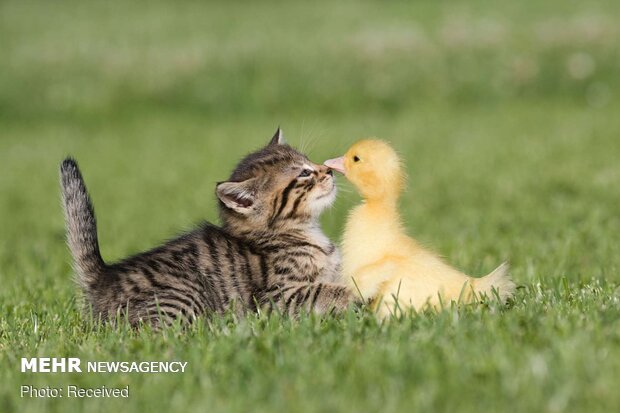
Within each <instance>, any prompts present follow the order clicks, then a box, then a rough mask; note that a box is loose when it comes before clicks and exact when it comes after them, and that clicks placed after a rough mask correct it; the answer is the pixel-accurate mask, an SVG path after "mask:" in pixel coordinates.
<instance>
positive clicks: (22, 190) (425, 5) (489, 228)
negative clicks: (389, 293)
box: [0, 0, 620, 412]
mask: <svg viewBox="0 0 620 413" xmlns="http://www.w3.org/2000/svg"><path fill="white" fill-rule="evenodd" d="M619 44H620V3H618V2H616V1H597V2H588V1H581V2H577V1H570V2H568V1H560V0H554V1H547V2H538V1H534V0H528V1H522V2H512V3H503V2H502V3H501V4H500V3H498V2H492V1H483V0H472V1H469V2H464V1H459V2H441V1H438V2H416V4H415V5H411V4H409V3H408V2H390V3H387V2H381V3H378V2H377V3H374V2H368V1H362V2H348V1H345V2H319V3H294V2H276V1H273V2H260V3H256V4H255V3H249V2H248V3H242V2H234V3H233V2H210V3H206V2H180V3H179V4H176V5H174V6H172V5H171V4H167V3H164V2H131V3H126V2H92V3H91V2H89V3H85V2H78V1H75V2H70V1H63V2H20V1H4V2H2V3H0V165H2V166H1V170H0V171H1V173H0V314H2V315H1V316H0V411H7V412H13V411H20V412H37V411H41V412H43V411H45V412H47V411H67V410H77V409H81V410H84V411H93V412H96V411H106V412H108V411H110V410H112V411H113V410H115V409H116V410H121V409H122V411H127V412H131V411H148V409H150V410H152V411H155V410H156V411H178V412H189V411H239V412H244V411H252V412H263V411H264V412H271V411H277V410H279V411H293V412H296V411H300V412H301V411H377V410H380V409H381V410H383V411H463V412H479V411H523V412H532V411H548V412H562V411H576V412H577V411H579V412H580V411H588V412H598V411H601V412H603V411H604V412H610V411H617V410H619V409H620V393H619V392H618V391H617V386H618V377H619V373H618V372H619V371H620V289H619V285H620V254H618V246H619V245H620V215H619V214H618V212H619V206H620V163H619V162H618V157H619V156H620V140H619V136H620V117H618V113H620V112H619V111H620V101H619V100H618V95H617V90H619V89H618V88H619V87H620V76H619V75H618V73H619V69H620V48H619V47H618V45H619ZM278 124H280V125H282V127H283V128H284V131H285V135H287V139H288V140H289V141H290V142H291V143H292V144H294V145H296V146H300V147H305V148H306V149H307V151H308V153H309V156H310V157H311V158H312V159H313V160H315V161H317V162H318V161H322V160H324V159H326V158H328V157H333V156H335V155H338V154H341V153H342V152H343V151H344V150H345V149H346V148H347V146H348V145H349V144H351V143H352V142H353V141H354V140H355V139H357V138H360V137H365V136H369V135H374V136H379V137H382V138H385V139H389V140H390V141H391V142H392V143H393V144H394V146H396V147H397V148H398V150H399V152H400V153H401V154H402V155H403V157H404V158H405V161H406V164H407V169H408V173H409V190H408V192H407V194H406V196H405V197H404V199H403V202H402V211H403V215H404V217H405V219H406V223H407V226H408V227H409V228H410V231H411V233H412V234H413V235H415V236H416V237H417V238H418V239H420V240H421V241H423V242H424V243H425V244H427V245H430V246H432V247H433V248H435V249H436V250H437V251H439V252H441V254H442V255H444V256H445V257H446V259H447V260H448V261H449V262H451V263H453V264H454V265H456V266H458V267H459V268H462V269H463V270H465V271H467V272H469V273H472V274H476V275H481V274H484V273H487V272H489V271H490V270H491V269H493V268H494V266H495V265H497V264H499V262H500V261H502V260H505V259H508V260H510V262H511V264H512V268H513V276H514V278H515V280H516V281H517V283H518V284H519V285H521V286H522V288H521V289H519V291H518V293H517V296H516V298H515V300H514V302H513V303H512V304H511V305H510V306H509V307H508V308H506V309H502V308H499V307H498V306H497V305H495V304H494V303H487V304H486V305H479V306H473V307H468V308H461V309H448V310H446V311H444V312H442V313H440V314H422V315H417V316H410V317H407V318H406V319H404V320H399V321H392V322H390V323H387V324H383V325H382V324H380V323H378V322H377V321H376V320H374V319H373V318H372V317H371V316H368V315H366V314H355V313H351V314H347V315H345V316H344V317H342V318H329V319H326V320H318V319H314V318H305V319H302V320H299V321H290V320H284V319H281V318H278V317H275V316H274V317H271V318H264V317H263V318H257V317H253V316H248V317H246V318H242V319H232V318H230V317H228V318H222V319H214V320H211V321H210V322H207V321H203V322H200V323H197V324H196V325H195V326H192V327H191V328H189V329H188V330H185V331H183V330H180V329H171V330H168V331H164V332H162V333H153V332H150V331H148V330H142V331H138V332H136V331H130V330H127V329H123V328H120V329H113V328H109V327H101V326H99V327H96V326H93V325H92V324H91V323H90V321H89V320H88V318H87V317H84V316H83V315H82V314H81V312H80V302H79V298H78V297H79V295H78V294H77V289H76V287H75V285H74V283H73V282H72V281H71V279H72V271H71V267H70V258H69V254H68V251H67V249H66V247H65V244H64V238H63V237H64V227H63V221H62V211H61V208H60V202H59V192H58V182H57V179H58V177H57V168H58V164H59V162H60V160H61V159H62V158H63V157H64V156H65V155H66V154H68V153H71V154H73V155H74V156H75V157H77V159H78V160H79V161H80V164H81V166H82V169H83V172H84V175H85V178H86V181H87V185H88V187H89V190H90V191H91V194H92V196H93V199H94V202H95V207H96V209H97V215H98V221H99V233H100V241H101V245H102V252H103V255H104V257H105V258H106V259H107V260H115V259H118V258H122V257H124V256H126V255H128V254H131V253H134V252H138V251H140V250H143V249H146V248H149V247H152V246H154V245H156V244H157V243H159V242H161V241H162V240H164V239H166V238H168V237H171V236H173V235H174V234H176V233H178V232H180V231H182V230H184V229H187V228H190V227H191V226H192V225H193V224H195V223H196V222H199V221H201V220H203V219H208V220H210V221H217V211H216V204H215V202H214V195H213V192H214V186H215V183H216V182H217V181H221V180H224V179H226V177H227V175H228V174H229V172H230V171H231V169H232V168H233V166H234V165H235V162H236V161H237V160H238V159H239V158H240V157H241V156H243V155H244V154H245V153H247V152H249V151H251V150H253V149H254V148H257V147H259V146H260V145H262V144H263V143H265V142H266V141H267V139H268V138H269V137H270V136H271V134H272V133H273V130H274V129H275V127H276V126H277V125H278ZM341 186H342V189H343V191H342V192H341V194H340V197H339V199H338V201H337V203H336V205H335V207H334V208H333V209H332V210H330V211H328V212H327V213H326V214H325V216H324V219H323V223H324V227H325V230H326V232H327V233H328V234H329V235H330V236H332V237H333V238H335V239H337V238H338V235H339V233H340V231H341V230H342V226H343V223H344V219H345V217H346V212H347V210H348V209H349V208H351V207H352V206H353V205H354V204H355V203H356V202H358V198H357V196H356V195H355V194H354V193H353V192H352V188H351V187H350V186H349V185H348V184H346V183H343V184H342V185H341ZM35 356H52V357H63V356H65V357H80V358H82V359H83V360H84V361H86V360H101V361H112V360H129V361H133V360H135V361H142V360H183V361H187V362H188V363H189V364H188V371H187V372H186V373H184V374H177V375H171V374H170V375H166V374H154V375H140V374H125V375H124V374H109V375H105V374H81V375H79V374H22V373H21V372H20V371H19V369H20V366H19V362H20V358H21V357H35ZM69 383H70V384H78V385H82V386H101V385H106V386H108V387H114V386H125V385H129V386H130V398H129V400H115V399H101V400H95V399H92V400H87V399H84V400H76V399H74V400H69V399H66V398H65V399H57V400H51V399H38V400H37V399H21V398H20V397H19V387H20V385H22V384H32V385H35V386H61V385H66V384H69Z"/></svg>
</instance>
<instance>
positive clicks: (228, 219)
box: [216, 128, 336, 233]
mask: <svg viewBox="0 0 620 413" xmlns="http://www.w3.org/2000/svg"><path fill="white" fill-rule="evenodd" d="M216 193H217V197H218V199H219V200H220V215H221V218H222V222H223V224H224V225H225V226H226V227H227V228H228V229H230V230H232V231H233V232H235V233H244V232H245V233H247V232H251V231H253V230H264V229H266V228H272V229H276V228H281V227H282V226H283V225H290V224H298V225H304V224H305V223H313V222H315V221H316V219H317V218H318V216H319V215H320V213H321V212H322V211H323V210H324V209H326V208H327V207H329V206H330V205H331V204H332V203H333V201H334V199H335V198H336V185H335V182H334V177H333V175H332V172H331V170H330V169H329V168H327V167H325V166H323V165H317V164H315V163H314V162H312V161H310V160H309V159H308V158H307V157H306V156H305V155H303V154H301V153H300V152H298V151H296V150H295V149H293V148H292V147H290V146H289V145H287V144H286V143H285V142H284V138H283V136H282V131H281V130H280V128H278V130H277V131H276V133H275V135H274V136H273V138H271V141H270V142H269V144H268V145H267V146H265V147H264V148H262V149H260V150H258V151H256V152H254V153H251V154H249V155H248V156H246V157H245V158H244V159H243V160H241V162H239V164H238V165H237V167H236V168H235V170H234V171H233V173H232V175H231V176H230V179H229V180H228V181H226V182H220V183H219V184H218V185H217V189H216Z"/></svg>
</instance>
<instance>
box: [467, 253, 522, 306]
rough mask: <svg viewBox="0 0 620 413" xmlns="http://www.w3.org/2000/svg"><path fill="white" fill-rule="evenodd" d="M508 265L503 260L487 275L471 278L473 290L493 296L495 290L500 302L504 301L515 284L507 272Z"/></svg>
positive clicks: (511, 292)
mask: <svg viewBox="0 0 620 413" xmlns="http://www.w3.org/2000/svg"><path fill="white" fill-rule="evenodd" d="M509 269H510V267H509V265H508V263H506V262H504V263H502V264H501V265H500V266H499V267H497V268H496V269H494V270H493V271H492V272H491V273H490V274H489V275H487V276H484V277H482V278H472V279H471V280H472V283H473V287H474V291H475V292H476V294H486V295H487V296H488V297H494V296H495V293H494V292H493V290H495V291H496V292H497V294H498V295H499V298H500V300H501V302H502V303H505V302H506V301H507V300H508V299H509V298H510V297H512V296H513V294H514V292H515V288H516V285H515V283H514V282H513V281H512V279H511V278H510V275H509V274H508V271H509Z"/></svg>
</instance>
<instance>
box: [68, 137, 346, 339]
mask: <svg viewBox="0 0 620 413" xmlns="http://www.w3.org/2000/svg"><path fill="white" fill-rule="evenodd" d="M60 174H61V185H62V192H63V199H64V210H65V220H66V226H67V242H68V244H69V248H70V250H71V253H72V255H73V260H74V265H75V270H76V272H77V278H78V282H79V284H80V285H81V287H82V290H83V292H84V295H85V298H86V300H87V303H88V304H89V305H90V306H91V308H92V311H93V314H94V316H95V317H99V318H100V319H102V320H104V321H106V320H113V319H114V318H115V317H116V316H117V315H122V316H125V317H127V319H128V320H129V322H130V323H131V324H134V325H135V324H138V323H140V322H147V323H151V324H152V325H154V326H156V327H157V326H160V325H162V324H164V325H165V324H169V323H171V322H172V321H173V320H175V319H177V318H180V319H181V320H182V321H184V322H189V321H192V320H193V319H195V318H196V317H197V316H199V315H201V314H205V313H206V314H221V313H223V312H225V311H226V310H228V309H230V308H231V307H234V308H235V309H236V310H237V311H241V312H242V311H247V310H251V311H256V310H257V309H258V308H262V307H266V308H269V309H278V310H279V311H281V312H282V313H284V314H288V315H292V316H294V315H297V314H299V313H300V312H302V311H307V312H315V313H318V314H325V313H329V312H331V311H341V310H343V309H345V308H346V307H347V306H348V304H349V303H350V301H351V299H352V296H351V295H350V293H349V292H348V290H347V287H346V286H344V285H341V284H338V283H335V282H334V281H335V280H338V279H339V271H340V256H339V253H338V251H337V249H336V247H335V246H334V244H333V243H332V242H331V241H330V240H329V239H328V238H327V237H326V236H325V235H324V234H323V232H322V231H321V229H320V227H319V223H318V217H319V215H320V213H321V212H322V211H323V210H324V209H326V208H327V207H329V206H331V204H332V203H333V201H334V199H335V197H336V186H335V183H334V177H333V175H332V172H331V170H330V169H328V168H327V167H325V166H321V165H317V164H315V163H313V162H311V161H310V160H309V159H308V158H307V157H306V156H304V155H303V154H301V153H299V152H297V151H296V150H295V149H293V148H292V147H290V146H288V145H287V144H285V143H284V142H283V138H282V133H281V131H280V129H278V130H277V131H276V134H275V135H274V137H273V138H272V139H271V141H270V143H269V144H268V145H267V146H266V147H264V148H262V149H260V150H258V151H256V152H254V153H252V154H250V155H248V156H247V157H246V158H245V159H243V160H242V161H241V162H240V163H239V164H238V165H237V167H236V168H235V170H234V171H233V173H232V175H231V177H230V179H229V180H228V181H226V182H221V183H219V184H218V185H217V187H216V194H217V197H218V199H219V209H220V216H221V220H222V223H223V225H222V227H217V226H215V225H212V224H209V223H204V224H202V225H200V226H199V227H198V228H196V229H195V230H193V231H191V232H189V233H187V234H185V235H183V236H181V237H179V238H177V239H173V240H171V241H168V242H166V243H165V244H164V245H162V246H160V247H157V248H155V249H152V250H150V251H147V252H143V253H140V254H137V255H135V256H132V257H129V258H126V259H124V260H122V261H120V262H118V263H114V264H107V263H105V262H104V261H103V259H102V258H101V254H100V252H99V245H98V240H97V226H96V221H95V215H94V209H93V206H92V203H91V201H90V198H89V195H88V193H87V190H86V186H85V184H84V181H83V178H82V175H81V173H80V170H79V169H78V165H77V163H76V162H75V161H74V160H73V159H71V158H68V159H66V160H65V161H64V162H63V163H62V165H61V168H60Z"/></svg>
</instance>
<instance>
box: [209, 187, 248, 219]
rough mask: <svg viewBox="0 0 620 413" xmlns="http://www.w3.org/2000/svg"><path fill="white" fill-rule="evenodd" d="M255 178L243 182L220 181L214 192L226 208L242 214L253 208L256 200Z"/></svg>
mask: <svg viewBox="0 0 620 413" xmlns="http://www.w3.org/2000/svg"><path fill="white" fill-rule="evenodd" d="M255 186H256V178H250V179H247V180H245V181H243V182H220V183H219V184H217V187H216V190H215V191H216V193H217V197H218V198H219V200H220V201H222V202H223V203H224V205H226V207H227V208H230V209H232V210H233V211H235V212H238V213H240V214H243V215H247V214H249V213H250V212H252V211H253V210H254V202H255V201H256V189H255Z"/></svg>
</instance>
